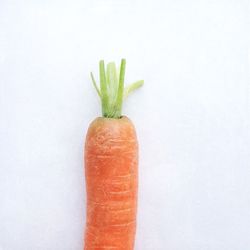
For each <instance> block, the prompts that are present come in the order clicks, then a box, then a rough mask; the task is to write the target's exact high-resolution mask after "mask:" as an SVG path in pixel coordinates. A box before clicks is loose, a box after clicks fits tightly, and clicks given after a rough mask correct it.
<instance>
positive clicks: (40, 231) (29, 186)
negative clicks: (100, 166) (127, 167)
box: [0, 0, 250, 250]
mask: <svg viewBox="0 0 250 250" xmlns="http://www.w3.org/2000/svg"><path fill="white" fill-rule="evenodd" d="M249 13H250V8H249V1H247V0H207V1H202V0H199V1H198V0H197V1H195V0H189V1H187V0H166V1H163V0H162V1H160V0H154V1H153V0H149V1H146V0H126V1H125V0H113V1H111V0H107V1H104V0H102V1H101V0H92V1H90V0H89V1H84V0H81V1H80V0H79V1H77V0H73V1H44V0H43V1H42V0H39V1H28V0H24V1H17V0H16V1H11V0H10V1H7V0H0V249H1V250H81V249H83V247H82V244H83V243H82V235H83V232H82V231H83V227H84V222H85V187H84V175H83V166H82V150H83V143H84V136H85V133H86V130H87V127H88V124H89V123H90V122H91V120H93V119H94V118H95V117H96V116H99V115H100V110H101V109H100V103H99V100H98V97H97V95H96V93H95V91H94V89H93V87H92V85H91V82H90V77H89V72H90V71H91V70H93V71H94V72H95V73H96V74H97V73H98V71H97V70H98V61H99V59H105V60H106V61H111V60H114V61H116V62H117V63H119V61H120V59H121V58H122V57H125V58H126V59H127V71H126V72H127V75H126V80H127V81H126V82H127V83H129V82H131V81H134V80H139V79H144V80H145V85H144V87H143V88H142V89H140V90H138V91H137V92H136V93H134V94H133V95H131V96H130V97H129V98H128V99H127V100H126V103H125V105H124V112H123V113H124V114H126V115H128V116H129V117H130V118H131V119H132V120H133V122H134V124H135V126H136V128H137V133H138V139H139V142H140V186H139V188H140V189H139V208H138V230H137V237H136V250H146V249H149V250H249V249H250V237H249V232H250V151H249V150H250V132H249V131H250V126H249V125H250V87H249V76H250V75H249V72H250V68H249V42H250V39H249V30H250V26H249Z"/></svg>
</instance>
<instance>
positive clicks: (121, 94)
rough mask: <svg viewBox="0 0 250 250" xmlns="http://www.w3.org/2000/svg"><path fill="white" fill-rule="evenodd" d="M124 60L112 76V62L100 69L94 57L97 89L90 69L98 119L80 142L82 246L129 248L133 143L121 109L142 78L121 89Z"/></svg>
mask: <svg viewBox="0 0 250 250" xmlns="http://www.w3.org/2000/svg"><path fill="white" fill-rule="evenodd" d="M125 64H126V62H125V59H122V61H121V66H120V72H119V79H118V76H117V71H116V66H115V64H114V63H109V64H108V65H107V67H106V70H105V66H104V61H100V65H99V68H100V89H99V87H98V86H97V84H96V81H95V79H94V76H93V74H92V73H91V78H92V81H93V84H94V86H95V88H96V91H97V93H98V95H99V96H100V98H101V103H102V115H103V117H98V118H96V119H95V120H94V121H93V122H92V123H91V124H90V126H89V129H88V132H87V136H86V142H85V157H84V161H85V178H86V191H87V215H86V228H85V246H84V249H85V250H90V249H91V250H93V249H100V250H101V249H126V250H132V249H133V248H134V241H135V231H136V210H137V189H138V188H137V185H138V142H137V137H136V132H135V128H134V126H133V124H132V122H131V121H130V120H129V118H127V117H126V116H122V115H121V111H122V102H123V100H124V98H125V97H126V96H127V95H128V94H130V93H131V92H132V91H133V90H135V89H137V88H138V87H140V86H141V85H142V84H143V81H138V82H135V83H133V84H131V85H130V86H128V87H126V88H124V75H125Z"/></svg>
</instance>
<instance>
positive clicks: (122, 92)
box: [90, 59, 144, 119]
mask: <svg viewBox="0 0 250 250" xmlns="http://www.w3.org/2000/svg"><path fill="white" fill-rule="evenodd" d="M125 67H126V60H125V59H122V60H121V65H120V70H117V69H116V65H115V63H114V62H110V63H108V64H107V67H106V69H105V65H104V61H103V60H101V61H100V62H99V77H100V87H98V86H97V84H96V81H95V78H94V76H93V74H92V72H91V73H90V75H91V79H92V82H93V85H94V87H95V89H96V91H97V93H98V95H99V97H100V98H101V103H102V116H103V117H109V118H116V119H119V118H121V116H122V103H123V100H124V99H125V98H126V97H127V96H128V95H129V94H130V93H131V92H133V91H134V90H135V89H138V88H139V87H141V86H142V85H143V83H144V81H143V80H140V81H137V82H134V83H132V84H130V85H128V86H126V87H124V78H125ZM117 71H118V73H117Z"/></svg>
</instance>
